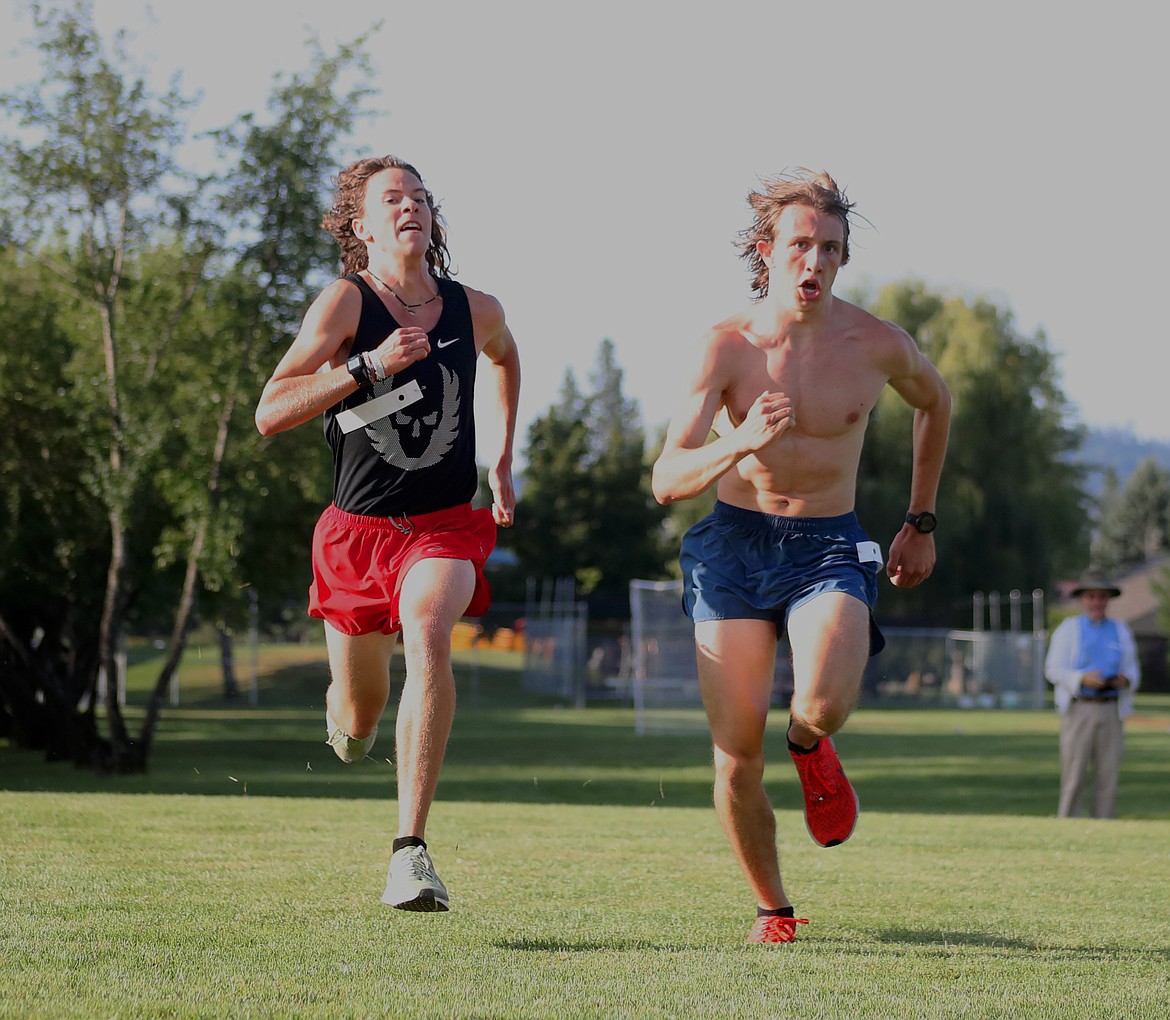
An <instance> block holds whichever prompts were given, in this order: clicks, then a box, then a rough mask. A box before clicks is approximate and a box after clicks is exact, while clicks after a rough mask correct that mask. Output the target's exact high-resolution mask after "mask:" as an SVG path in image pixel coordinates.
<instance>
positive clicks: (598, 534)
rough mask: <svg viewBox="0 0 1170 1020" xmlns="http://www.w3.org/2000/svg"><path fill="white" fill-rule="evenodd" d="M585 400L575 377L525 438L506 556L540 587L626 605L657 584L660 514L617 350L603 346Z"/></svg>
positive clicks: (663, 556) (662, 554)
mask: <svg viewBox="0 0 1170 1020" xmlns="http://www.w3.org/2000/svg"><path fill="white" fill-rule="evenodd" d="M590 385H591V392H590V393H588V394H583V393H582V392H581V390H580V387H579V386H578V384H577V381H576V378H575V377H574V375H573V372H572V371H571V370H569V371H567V372H566V373H565V379H564V382H563V384H562V387H561V393H560V399H559V401H558V402H557V403H556V404H554V405H553V406H551V407H550V408H549V409H548V411H547V412H546V413H545V414H544V415H543V416H541V417H539V418H537V419H536V420H535V421H534V422H533V423H532V425H531V426H530V428H529V432H528V445H527V448H526V453H525V461H526V466H525V469H524V475H523V477H524V486H523V490H522V495H521V499H520V513H518V515H517V527H516V529H515V532H514V534H513V536H512V547H513V549H514V551H515V552H516V553H517V555H518V556H519V558H520V561H521V566H522V568H523V569H524V570H525V571H527V573H528V574H529V575H532V576H537V577H567V576H572V577H575V578H576V580H577V583H578V585H579V586H580V588H581V590H582V591H583V592H584V593H585V594H592V593H596V594H598V595H606V596H610V597H617V598H622V597H624V596H625V595H626V594H627V592H628V588H629V582H630V580H631V579H633V578H636V577H661V576H663V575H664V573H665V564H666V560H667V557H668V553H667V551H666V549H665V547H664V544H663V529H662V522H663V518H664V512H663V511H662V510H661V508H659V507H658V505H657V504H656V503H655V501H654V498H653V496H652V495H651V493H650V487H649V468H648V465H647V462H646V448H645V447H646V442H645V433H644V430H643V428H642V424H641V419H640V414H639V411H638V406H637V403H636V402H635V401H632V400H628V399H627V398H626V397H625V396H624V395H623V393H622V371H621V369H620V368H619V367H618V364H617V361H616V357H615V354H614V347H613V343H612V342H611V341H609V340H605V341H603V342H602V344H601V346H600V349H599V351H598V355H597V361H596V363H595V365H594V369H593V371H592V374H591V377H590Z"/></svg>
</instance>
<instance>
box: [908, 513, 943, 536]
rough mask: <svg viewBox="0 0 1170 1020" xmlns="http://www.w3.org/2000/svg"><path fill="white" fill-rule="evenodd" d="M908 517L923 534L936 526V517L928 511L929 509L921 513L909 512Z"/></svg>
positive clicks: (927, 533)
mask: <svg viewBox="0 0 1170 1020" xmlns="http://www.w3.org/2000/svg"><path fill="white" fill-rule="evenodd" d="M908 519H909V520H910V523H911V524H913V525H914V527H916V528H917V529H918V530H919V531H920V532H922V534H924V535H929V534H930V533H931V532H932V531H934V529H935V528H936V527H938V518H936V517H935V516H934V514H932V513H930V511H927V512H925V513H921V514H909V515H908Z"/></svg>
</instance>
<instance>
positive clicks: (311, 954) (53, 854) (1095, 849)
mask: <svg viewBox="0 0 1170 1020" xmlns="http://www.w3.org/2000/svg"><path fill="white" fill-rule="evenodd" d="M262 662H263V667H262V673H261V678H260V680H261V682H260V698H259V705H258V706H257V707H254V708H253V707H248V706H246V705H238V704H237V705H233V706H231V707H225V706H224V705H223V703H222V701H221V700H220V699H219V697H218V693H217V690H216V682H217V680H216V668H215V667H216V664H215V662H214V661H213V658H212V657H211V656H210V655H209V654H208V653H206V652H205V651H204V652H202V653H201V652H200V650H199V649H193V651H192V654H191V655H189V656H188V658H187V660H185V662H184V667H183V673H182V688H181V690H182V695H181V701H182V704H181V706H180V707H178V708H171V709H168V710H167V712H166V713H165V715H164V719H163V724H162V727H161V731H160V734H159V740H158V744H157V746H156V750H155V753H154V756H153V758H152V764H151V770H150V772H149V773H148V774H147V775H144V776H132V777H114V778H99V777H96V776H92V775H90V774H88V773H85V772H80V771H77V770H75V769H73V768H72V767H71V766H66V765H59V764H57V765H46V764H44V763H43V762H42V761H41V760H40V758H39V757H38V756H37V755H34V754H31V753H29V752H21V751H16V750H14V749H12V748H10V747H7V746H3V747H0V818H2V819H3V824H2V825H0V1017H5V1018H7V1017H86V1018H89V1017H150V1018H155V1017H158V1018H162V1017H346V1018H355V1017H387V1016H396V1017H549V1018H552V1017H556V1018H562V1017H606V1018H610V1017H656V1018H657V1017H789V1016H791V1017H806V1018H818V1017H826V1018H828V1017H832V1018H837V1017H841V1018H869V1017H875V1018H877V1017H881V1018H885V1017H891V1018H902V1017H921V1018H936V1017H937V1018H942V1017H954V1018H960V1017H961V1018H984V1017H988V1018H990V1017H1003V1018H1015V1017H1021V1018H1033V1017H1036V1018H1039V1017H1046V1018H1047V1017H1051V1018H1054V1020H1066V1018H1080V1017H1084V1018H1089V1017H1092V1018H1103V1017H1104V1018H1146V1017H1148V1018H1159V1020H1161V1018H1165V1017H1166V1016H1170V768H1168V765H1170V699H1168V698H1165V697H1156V696H1146V697H1143V698H1142V699H1141V710H1140V712H1139V714H1138V716H1137V717H1135V718H1134V719H1133V720H1132V721H1131V723H1130V725H1129V728H1128V749H1127V756H1126V762H1125V766H1124V772H1123V777H1122V789H1121V795H1120V798H1119V805H1118V807H1119V813H1120V815H1121V816H1122V817H1121V818H1119V819H1118V820H1117V821H1114V822H1096V821H1090V820H1080V821H1071V820H1058V819H1056V818H1055V817H1053V813H1054V806H1055V802H1056V785H1057V775H1058V768H1057V761H1056V733H1057V722H1056V718H1055V713H1053V712H1044V713H1038V712H978V711H973V712H961V711H941V710H940V711H936V710H899V711H886V710H867V709H862V710H859V711H858V712H857V713H856V714H855V715H854V717H853V718H852V719H851V720H850V722H849V724H848V725H847V726H846V728H845V729H844V730H843V731H842V733H841V734H840V735H839V737H838V739H837V744H838V747H839V749H840V751H841V755H842V759H843V760H844V762H845V764H846V767H847V768H848V770H849V773H850V776H851V778H852V779H853V781H854V784H855V785H856V787H857V788H858V791H859V794H860V797H861V801H862V815H861V820H860V822H859V824H858V827H857V831H856V833H855V834H854V836H853V838H852V839H851V840H850V842H849V843H847V844H845V845H844V846H842V847H836V848H833V849H829V850H824V849H821V848H819V847H817V846H815V845H814V844H813V843H812V841H811V840H810V839H809V837H808V836H807V834H806V832H805V830H804V824H803V820H802V818H801V815H800V812H799V803H800V800H799V789H798V786H797V782H796V779H795V774H794V772H793V770H792V768H791V766H790V765H789V764H788V763H787V756H786V755H785V754H784V752H783V740H782V734H783V720H782V719H781V718H777V720H776V725H775V726H773V727H772V733H771V734H770V738H769V757H770V760H771V761H773V762H774V763H775V764H774V766H773V768H772V769H771V770H770V772H769V775H768V787H769V792H770V794H771V796H772V799H773V802H774V804H775V805H776V807H777V810H778V822H779V842H780V850H781V854H782V860H783V866H784V871H785V879H786V884H787V886H788V888H789V891H790V893H791V895H792V896H793V898H794V900H795V901H796V904H797V907H798V909H799V911H800V912H801V914H802V915H803V916H807V917H809V918H811V921H812V923H811V924H809V925H808V926H806V927H802V928H801V929H800V931H799V933H798V941H797V942H795V943H793V944H792V945H789V946H770V947H748V946H745V945H743V938H744V935H745V933H746V931H747V927H748V925H749V924H750V921H751V917H752V913H753V905H752V903H751V900H750V896H749V895H748V894H747V889H746V885H745V884H744V882H743V880H742V878H741V877H740V875H739V873H738V870H737V868H736V866H735V863H734V861H733V860H732V858H731V854H730V850H729V849H728V848H727V845H726V843H725V841H724V838H723V835H722V833H721V832H720V830H719V827H718V824H717V822H716V819H715V814H714V811H713V810H712V808H711V807H710V783H711V775H710V764H709V760H710V749H709V746H708V742H707V739H706V737H705V736H704V735H703V734H702V733H690V734H682V735H676V736H667V735H658V736H644V737H638V736H636V735H635V734H634V726H633V715H632V712H631V711H630V710H627V709H622V708H590V709H586V710H576V709H572V708H564V707H561V706H558V705H556V704H553V703H551V702H548V701H543V702H542V701H537V700H535V699H532V698H526V697H524V696H522V695H520V694H519V692H518V690H517V688H518V681H517V679H516V673H515V665H516V663H515V660H514V658H511V659H510V658H508V657H507V656H505V655H495V654H488V653H483V654H482V656H481V661H480V667H479V669H478V671H477V674H476V675H475V676H472V674H471V672H470V671H469V670H468V668H467V667H466V666H463V667H462V668H461V670H460V682H461V687H462V690H461V698H462V701H461V707H460V711H459V716H458V718H457V720H456V726H455V731H454V733H453V735H452V741H451V746H450V750H449V754H448V762H447V766H446V768H445V770H444V777H443V782H442V784H441V787H440V791H439V800H438V802H437V803H436V805H435V808H434V809H433V811H432V816H431V825H430V828H429V831H428V839H429V842H430V844H431V849H432V852H433V854H434V856H435V859H436V863H437V864H438V866H439V870H440V873H441V874H442V875H443V877H444V879H445V881H446V882H447V885H448V887H449V888H450V890H451V896H452V908H453V909H452V912H451V913H449V914H442V915H415V914H409V913H402V912H399V911H393V910H389V909H387V908H385V907H384V906H382V904H380V903H379V901H378V897H379V895H380V893H381V891H382V883H383V879H384V874H385V868H386V863H387V860H388V844H389V840H390V837H391V836H392V835H393V831H392V830H393V824H394V804H393V801H392V797H393V775H392V770H391V768H390V765H389V763H388V761H387V759H388V758H389V757H390V756H391V752H392V742H389V741H380V743H379V745H378V746H377V747H375V749H374V753H373V755H372V758H373V760H367V761H366V762H364V763H362V764H361V765H359V766H355V767H346V766H344V765H342V764H341V763H340V762H338V761H337V760H336V759H335V758H334V757H333V755H332V753H331V752H330V751H329V750H328V748H326V747H325V745H324V743H323V739H324V727H323V722H322V719H321V715H322V711H321V699H322V695H323V689H324V665H323V661H322V660H321V656H320V649H315V648H311V647H310V648H302V647H299V646H298V647H295V648H285V649H269V650H265V652H264V654H263V657H262ZM150 669H151V664H150V663H149V662H144V663H142V664H140V665H139V666H138V667H136V668H135V669H134V670H132V671H131V682H130V687H131V698H130V700H131V705H132V706H133V704H134V702H135V700H136V698H137V697H138V696H139V692H140V691H141V690H142V689H144V688H145V687H146V685H147V684H148V683H149V679H150ZM131 713H133V708H131ZM390 729H391V728H390V727H389V726H387V727H384V733H386V734H387V736H388V735H389V732H390Z"/></svg>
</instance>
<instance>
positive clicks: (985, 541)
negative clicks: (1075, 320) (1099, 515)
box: [857, 282, 1090, 625]
mask: <svg viewBox="0 0 1170 1020" xmlns="http://www.w3.org/2000/svg"><path fill="white" fill-rule="evenodd" d="M873 310H874V312H875V314H877V315H879V316H880V317H881V318H883V319H888V320H890V321H893V322H897V323H899V324H900V325H902V326H903V327H904V328H906V329H907V331H908V332H909V333H910V334H911V336H913V337H914V338H915V340H916V341H917V343H918V344H919V346H920V347H921V348H922V350H923V351H924V352H925V353H926V355H927V356H928V357H930V359H931V360H932V361H933V362H934V363H935V365H936V366H937V367H938V368H939V371H940V372H941V374H942V375H943V378H944V379H945V380H946V381H947V383H948V385H949V386H950V388H951V391H952V393H953V395H954V414H953V419H952V426H951V439H950V448H949V451H948V454H947V462H946V467H945V469H944V471H943V478H942V485H941V489H940V493H939V519H940V521H941V524H940V527H939V531H938V532H937V535H936V541H937V545H938V552H939V559H938V564H937V566H936V568H935V572H934V575H933V576H932V578H931V580H930V582H929V583H928V584H925V585H922V586H921V587H920V588H917V589H912V590H910V591H906V592H901V593H899V595H898V597H897V598H896V599H893V598H891V599H883V600H882V603H881V605H880V609H881V611H882V612H883V613H886V614H890V615H897V616H901V617H905V618H916V619H919V620H922V621H924V622H936V623H941V624H950V625H955V624H965V623H966V622H967V621H968V620H969V619H970V615H969V614H970V609H969V607H970V600H971V595H972V593H973V592H976V591H1010V590H1012V589H1020V590H1023V591H1031V590H1032V589H1033V588H1049V587H1050V586H1051V585H1052V583H1053V580H1054V579H1055V578H1057V577H1060V576H1064V575H1066V574H1067V572H1068V571H1069V570H1070V569H1072V568H1073V567H1075V566H1077V565H1079V564H1082V563H1084V561H1085V558H1086V554H1087V549H1088V531H1089V520H1090V515H1089V497H1088V495H1087V492H1086V489H1085V470H1084V468H1083V467H1081V466H1080V465H1079V464H1077V463H1076V462H1075V460H1074V454H1075V452H1076V450H1077V449H1078V448H1079V445H1080V441H1081V437H1082V434H1081V429H1080V427H1079V426H1077V425H1075V424H1073V420H1074V419H1073V415H1072V412H1071V409H1070V407H1069V404H1068V401H1067V399H1066V398H1065V396H1064V394H1063V393H1062V391H1061V390H1060V387H1059V385H1058V381H1057V373H1056V362H1055V358H1054V356H1053V354H1052V352H1051V351H1050V350H1049V347H1048V343H1047V338H1046V337H1045V336H1044V334H1043V333H1042V332H1037V333H1036V334H1035V335H1034V336H1030V337H1029V336H1024V335H1022V334H1021V333H1020V332H1019V331H1018V330H1017V329H1016V327H1015V324H1014V321H1013V318H1012V315H1011V313H1010V312H1009V311H1007V310H1005V309H1002V308H999V307H997V306H996V305H995V304H993V303H992V302H990V301H986V300H973V301H967V300H963V299H960V298H955V297H951V298H946V297H943V296H941V295H938V294H934V293H932V292H930V291H929V290H927V288H926V287H925V286H924V285H923V284H921V283H917V282H908V283H901V284H895V285H891V286H889V287H887V288H885V290H883V291H882V293H881V294H880V295H879V297H878V299H877V301H876V302H875V304H874V308H873ZM912 417H913V414H912V412H911V410H910V409H909V408H908V407H906V405H905V404H904V403H903V402H902V401H901V400H900V399H899V398H898V397H897V395H896V394H894V393H893V392H891V391H887V392H886V393H884V394H883V395H882V397H881V399H880V401H879V403H878V405H877V407H876V408H875V411H874V413H873V415H872V419H871V422H870V426H869V435H868V436H867V440H866V446H865V449H864V451H863V454H862V461H861V469H860V472H859V478H858V500H857V506H858V514H859V517H860V518H861V521H862V524H863V526H864V527H865V528H866V530H867V531H868V532H869V533H870V534H871V535H873V536H874V537H875V538H877V539H878V540H879V541H881V542H882V543H883V545H884V544H885V543H888V542H889V540H890V538H892V536H893V534H894V533H895V532H896V531H897V529H898V527H899V526H900V524H901V521H902V516H903V514H904V513H905V511H906V509H907V507H906V495H907V493H908V492H909V479H910V465H911V449H912V447H911V422H912Z"/></svg>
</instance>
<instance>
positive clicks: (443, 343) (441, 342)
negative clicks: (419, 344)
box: [435, 336, 463, 350]
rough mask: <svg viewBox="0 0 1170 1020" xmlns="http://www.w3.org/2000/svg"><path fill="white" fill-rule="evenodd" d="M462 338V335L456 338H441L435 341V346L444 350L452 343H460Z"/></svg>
mask: <svg viewBox="0 0 1170 1020" xmlns="http://www.w3.org/2000/svg"><path fill="white" fill-rule="evenodd" d="M462 339H463V338H462V337H458V336H457V337H456V338H455V339H454V340H439V341H437V342H436V343H435V346H436V347H438V348H439V349H440V350H442V348H444V347H450V346H451V345H452V344H457V343H459V341H460V340H462Z"/></svg>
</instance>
